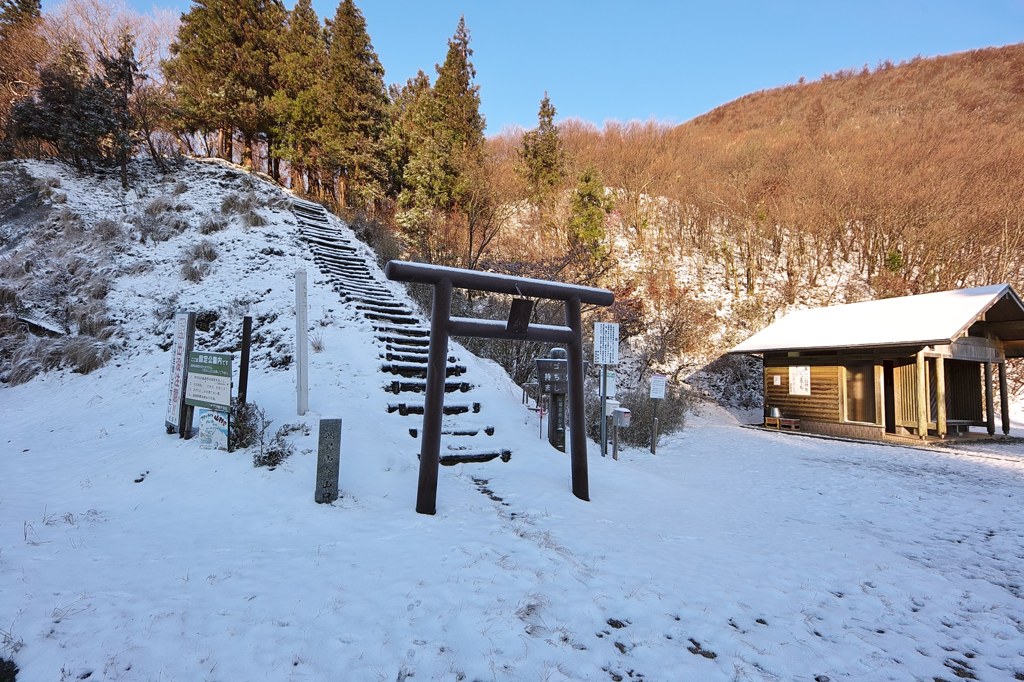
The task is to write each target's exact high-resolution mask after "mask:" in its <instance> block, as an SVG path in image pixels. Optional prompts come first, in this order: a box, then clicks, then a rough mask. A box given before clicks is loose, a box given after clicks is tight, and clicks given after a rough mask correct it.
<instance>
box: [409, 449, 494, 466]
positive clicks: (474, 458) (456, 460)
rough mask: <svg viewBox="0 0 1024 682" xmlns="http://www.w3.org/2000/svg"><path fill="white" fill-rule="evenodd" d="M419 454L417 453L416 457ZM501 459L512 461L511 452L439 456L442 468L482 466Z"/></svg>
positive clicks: (477, 452) (481, 452)
mask: <svg viewBox="0 0 1024 682" xmlns="http://www.w3.org/2000/svg"><path fill="white" fill-rule="evenodd" d="M418 454H419V453H417V456H418ZM499 458H500V459H501V461H502V462H508V461H509V460H511V459H512V451H511V450H506V449H500V450H482V451H468V452H460V453H458V454H449V453H442V454H441V465H442V466H449V467H450V466H455V465H456V464H483V463H484V462H490V461H492V460H495V459H499Z"/></svg>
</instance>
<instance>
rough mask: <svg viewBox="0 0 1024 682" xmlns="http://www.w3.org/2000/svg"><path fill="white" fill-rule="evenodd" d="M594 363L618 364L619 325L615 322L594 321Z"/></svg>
mask: <svg viewBox="0 0 1024 682" xmlns="http://www.w3.org/2000/svg"><path fill="white" fill-rule="evenodd" d="M594 364H595V365H617V364H619V325H618V324H617V323H615V322H595V323H594Z"/></svg>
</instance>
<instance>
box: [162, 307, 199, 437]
mask: <svg viewBox="0 0 1024 682" xmlns="http://www.w3.org/2000/svg"><path fill="white" fill-rule="evenodd" d="M195 337H196V314H195V313H178V314H176V315H175V316H174V347H173V348H172V350H171V380H170V386H169V389H168V394H167V417H166V419H165V420H164V426H165V427H166V429H167V433H175V432H177V434H178V437H179V438H185V437H187V435H188V431H189V430H190V429H191V428H192V422H191V420H190V421H189V422H188V423H187V424H185V423H183V422H184V417H185V416H186V412H187V410H186V406H185V381H186V377H187V374H188V355H189V353H190V352H191V351H192V346H193V344H194V343H195Z"/></svg>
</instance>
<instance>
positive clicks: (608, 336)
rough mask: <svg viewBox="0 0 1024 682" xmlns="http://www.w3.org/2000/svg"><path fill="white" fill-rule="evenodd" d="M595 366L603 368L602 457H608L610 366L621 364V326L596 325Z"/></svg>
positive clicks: (606, 323)
mask: <svg viewBox="0 0 1024 682" xmlns="http://www.w3.org/2000/svg"><path fill="white" fill-rule="evenodd" d="M594 364H595V365H600V366H601V412H600V414H601V456H602V457H607V455H608V418H607V417H606V416H605V408H606V403H607V401H608V365H618V364H619V325H618V324H616V323H614V322H595V323H594Z"/></svg>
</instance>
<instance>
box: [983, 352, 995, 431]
mask: <svg viewBox="0 0 1024 682" xmlns="http://www.w3.org/2000/svg"><path fill="white" fill-rule="evenodd" d="M995 393H996V392H995V390H994V388H993V386H992V363H991V362H986V363H985V425H986V426H987V427H988V435H990V436H994V435H996V406H995V401H996V395H995Z"/></svg>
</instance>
